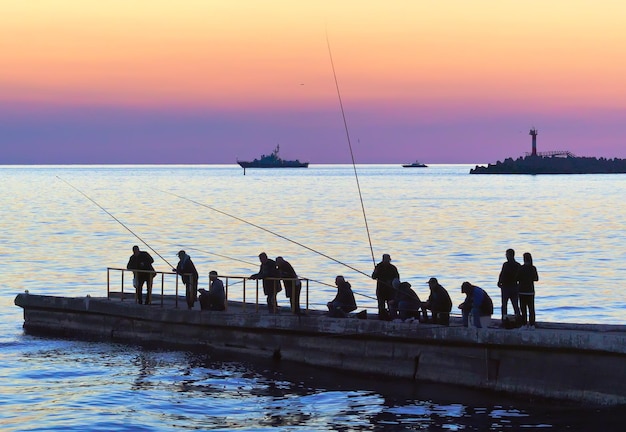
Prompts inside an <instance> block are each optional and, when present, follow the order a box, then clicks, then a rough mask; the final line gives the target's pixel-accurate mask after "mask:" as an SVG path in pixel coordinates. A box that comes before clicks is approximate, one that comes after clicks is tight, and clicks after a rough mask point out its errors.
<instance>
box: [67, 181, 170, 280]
mask: <svg viewBox="0 0 626 432" xmlns="http://www.w3.org/2000/svg"><path fill="white" fill-rule="evenodd" d="M56 178H58V179H59V180H61V181H62V182H64V183H65V184H67V185H68V186H69V187H71V188H72V189H74V190H75V191H77V192H78V193H80V194H81V195H82V196H84V197H85V198H87V199H88V200H89V201H91V202H92V203H94V204H95V205H97V206H98V207H100V209H101V210H102V211H103V212H105V213H106V214H108V215H109V216H111V217H112V218H113V219H114V220H115V221H116V222H117V223H119V224H120V225H122V226H123V227H124V228H126V230H127V231H128V232H130V233H131V234H132V235H134V236H135V237H137V238H138V239H139V241H140V242H142V243H143V244H144V245H146V247H147V248H148V249H150V250H151V251H152V252H154V253H155V254H156V255H157V256H158V257H159V258H161V259H162V260H163V261H165V263H166V264H167V265H168V266H170V267H172V268H174V266H173V265H172V264H170V263H169V262H168V261H167V260H166V259H165V258H163V257H162V256H161V254H159V253H158V252H157V251H155V250H154V249H152V247H150V245H149V244H148V243H146V242H145V240H144V239H142V238H141V237H139V235H137V234H136V233H135V232H133V230H131V229H130V228H128V227H127V226H126V225H125V224H124V223H123V222H122V221H121V220H119V219H118V218H116V217H115V216H113V215H112V214H111V213H110V212H109V211H108V210H107V209H105V208H104V207H102V206H101V205H100V204H98V203H97V202H96V201H95V200H94V199H92V198H91V197H89V196H88V195H87V194H86V193H84V192H83V191H81V190H80V189H78V188H77V187H74V186H73V185H72V184H71V183H69V182H68V181H66V180H63V179H62V178H61V177H59V176H56Z"/></svg>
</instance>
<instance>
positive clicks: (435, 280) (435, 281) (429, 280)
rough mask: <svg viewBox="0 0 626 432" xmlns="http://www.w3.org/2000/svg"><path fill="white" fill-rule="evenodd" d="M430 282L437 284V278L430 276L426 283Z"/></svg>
mask: <svg viewBox="0 0 626 432" xmlns="http://www.w3.org/2000/svg"><path fill="white" fill-rule="evenodd" d="M431 283H432V284H438V283H439V281H438V280H437V278H430V279H428V284H429V285H430V284H431Z"/></svg>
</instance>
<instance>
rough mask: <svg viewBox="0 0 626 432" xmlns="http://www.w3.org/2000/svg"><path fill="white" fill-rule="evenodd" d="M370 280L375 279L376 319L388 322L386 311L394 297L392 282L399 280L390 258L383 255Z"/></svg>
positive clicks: (387, 312) (387, 255)
mask: <svg viewBox="0 0 626 432" xmlns="http://www.w3.org/2000/svg"><path fill="white" fill-rule="evenodd" d="M372 279H376V281H377V282H376V299H377V300H378V319H379V320H389V318H390V314H389V311H388V310H387V307H388V305H389V300H392V299H393V298H394V297H395V290H394V289H393V285H392V282H393V280H394V279H400V274H399V273H398V269H397V268H396V266H394V265H393V264H391V256H389V254H383V260H382V261H381V262H379V263H378V264H376V267H375V268H374V272H373V273H372Z"/></svg>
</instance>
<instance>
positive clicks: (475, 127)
mask: <svg viewBox="0 0 626 432" xmlns="http://www.w3.org/2000/svg"><path fill="white" fill-rule="evenodd" d="M624 23H626V2H623V1H617V0H615V1H608V0H604V1H603V0H595V1H580V0H567V1H565V0H550V1H545V0H536V1H535V0H525V1H513V0H511V1H502V0H500V1H496V0H493V1H485V0H474V1H465V0H440V1H434V0H433V1H430V0H429V1H427V0H406V1H402V0H384V1H383V0H381V1H378V0H376V1H368V0H358V1H357V0H340V1H337V0H333V1H330V0H329V1H327V0H316V1H293V0H233V1H224V0H178V1H172V0H107V1H101V0H97V1H96V0H32V1H12V0H0V53H1V55H0V149H1V152H0V164H33V163H34V164H48V163H50V164H59V163H206V164H217V163H220V164H221V163H228V164H232V163H235V161H236V159H237V158H239V159H242V160H247V159H253V158H254V157H258V156H260V155H261V153H269V152H270V151H271V150H272V149H273V148H274V146H275V145H276V144H280V145H281V154H282V156H283V157H285V158H294V159H295V158H299V159H300V160H303V161H304V160H306V161H309V162H311V163H312V164H315V163H350V162H351V157H350V151H349V147H348V144H347V138H346V131H345V129H344V123H343V119H342V113H341V109H340V105H339V98H338V95H337V87H336V86H335V81H334V77H333V69H332V66H331V61H330V55H329V49H328V45H327V37H328V41H329V42H330V48H331V53H332V59H333V62H334V66H335V71H336V74H337V83H338V88H339V90H340V93H341V99H342V101H343V107H344V112H345V116H346V121H347V125H348V129H349V134H350V138H351V141H352V146H353V149H354V156H355V160H356V162H357V163H403V162H409V161H412V160H415V159H420V160H422V161H425V162H427V163H486V162H495V161H496V160H502V159H504V158H506V157H509V156H512V157H517V156H521V155H523V154H524V153H525V152H527V151H530V142H531V141H530V136H529V135H528V131H529V129H530V128H531V127H533V126H534V127H536V128H537V129H538V130H539V137H538V149H539V151H551V150H569V151H571V152H573V153H575V154H577V155H580V156H604V157H621V158H626V145H625V144H626V25H624Z"/></svg>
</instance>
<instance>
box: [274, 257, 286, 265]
mask: <svg viewBox="0 0 626 432" xmlns="http://www.w3.org/2000/svg"><path fill="white" fill-rule="evenodd" d="M284 262H285V259H284V258H283V257H281V256H279V257H276V264H282V263H284Z"/></svg>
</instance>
